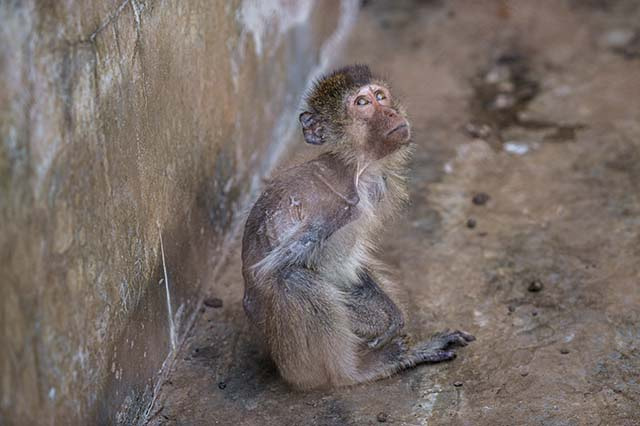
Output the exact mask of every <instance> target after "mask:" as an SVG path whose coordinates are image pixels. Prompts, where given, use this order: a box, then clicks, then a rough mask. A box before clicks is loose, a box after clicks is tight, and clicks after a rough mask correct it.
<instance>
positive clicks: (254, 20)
mask: <svg viewBox="0 0 640 426" xmlns="http://www.w3.org/2000/svg"><path fill="white" fill-rule="evenodd" d="M313 3H314V2H313V1H312V0H299V1H287V0H275V1H261V0H245V1H244V2H242V6H240V10H239V12H238V20H239V21H240V23H241V24H242V25H243V26H244V28H246V29H247V30H248V31H249V32H251V34H252V35H253V44H254V48H255V51H256V54H257V55H258V56H262V53H263V52H262V42H263V40H265V38H267V37H275V38H276V40H275V42H274V43H273V44H272V45H273V46H277V45H278V44H279V40H278V39H279V38H280V36H282V35H283V34H286V33H287V31H289V30H290V29H291V28H293V27H295V26H298V25H301V24H303V23H305V22H307V21H308V19H309V16H310V15H311V9H312V8H313Z"/></svg>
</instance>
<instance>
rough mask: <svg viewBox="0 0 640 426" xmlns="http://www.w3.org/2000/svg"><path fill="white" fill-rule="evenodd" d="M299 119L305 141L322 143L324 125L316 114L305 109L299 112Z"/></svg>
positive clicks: (323, 140) (314, 143)
mask: <svg viewBox="0 0 640 426" xmlns="http://www.w3.org/2000/svg"><path fill="white" fill-rule="evenodd" d="M299 120H300V124H301V125H302V134H303V135H304V140H305V141H306V142H307V143H310V144H313V145H322V144H323V143H324V142H325V126H324V123H323V122H322V121H321V120H319V119H318V116H317V115H316V114H313V113H310V112H308V111H305V112H303V113H302V114H300V117H299Z"/></svg>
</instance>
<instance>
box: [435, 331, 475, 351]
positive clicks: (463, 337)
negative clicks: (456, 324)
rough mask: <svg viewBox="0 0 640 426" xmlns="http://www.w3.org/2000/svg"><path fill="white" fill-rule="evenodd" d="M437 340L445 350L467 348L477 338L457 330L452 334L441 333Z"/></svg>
mask: <svg viewBox="0 0 640 426" xmlns="http://www.w3.org/2000/svg"><path fill="white" fill-rule="evenodd" d="M436 339H437V340H439V341H440V342H441V343H442V346H443V348H447V347H452V346H453V347H455V346H467V345H468V344H469V342H473V341H474V340H476V338H475V337H474V336H473V335H471V334H469V333H466V332H464V331H460V330H456V331H453V332H451V333H449V332H447V331H445V332H442V333H439V334H438V335H437V336H436Z"/></svg>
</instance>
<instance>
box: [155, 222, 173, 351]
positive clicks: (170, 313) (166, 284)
mask: <svg viewBox="0 0 640 426" xmlns="http://www.w3.org/2000/svg"><path fill="white" fill-rule="evenodd" d="M158 233H159V234H160V252H161V253H162V269H163V271H164V288H165V291H166V294H167V316H168V317H169V341H170V342H171V350H173V351H175V350H176V346H177V345H176V343H177V341H176V329H175V324H174V322H173V308H172V307H171V292H170V291H169V274H167V263H166V262H165V259H164V243H163V241H162V230H161V229H160V224H159V223H158Z"/></svg>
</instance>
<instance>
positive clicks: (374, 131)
mask: <svg viewBox="0 0 640 426" xmlns="http://www.w3.org/2000/svg"><path fill="white" fill-rule="evenodd" d="M306 104H307V110H306V111H305V112H303V113H302V114H300V124H301V125H302V133H303V134H304V139H305V141H306V142H307V143H310V144H314V145H322V144H325V143H326V144H328V145H329V147H330V149H331V150H335V151H338V152H340V151H342V152H346V153H350V154H355V155H356V156H365V157H367V158H369V159H372V160H378V159H381V158H383V157H386V156H387V155H389V154H391V153H394V152H396V151H398V150H399V149H401V148H402V147H404V146H406V145H408V144H409V140H410V137H411V130H410V125H409V121H408V120H407V118H406V114H405V112H404V110H403V108H402V107H401V106H400V105H399V104H398V103H397V102H396V100H395V99H394V98H393V96H392V95H391V92H390V90H389V88H388V87H387V84H386V83H384V82H383V81H381V80H379V79H377V78H375V77H374V76H373V75H372V73H371V71H370V70H369V67H368V66H366V65H352V66H348V67H345V68H341V69H339V70H336V71H334V72H332V73H331V74H328V75H326V76H324V77H322V78H321V79H320V80H318V81H317V82H316V84H315V85H314V87H313V89H311V91H310V93H309V94H308V95H307V98H306Z"/></svg>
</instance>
